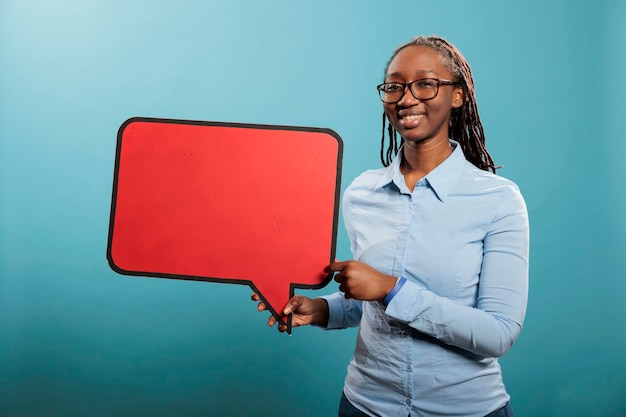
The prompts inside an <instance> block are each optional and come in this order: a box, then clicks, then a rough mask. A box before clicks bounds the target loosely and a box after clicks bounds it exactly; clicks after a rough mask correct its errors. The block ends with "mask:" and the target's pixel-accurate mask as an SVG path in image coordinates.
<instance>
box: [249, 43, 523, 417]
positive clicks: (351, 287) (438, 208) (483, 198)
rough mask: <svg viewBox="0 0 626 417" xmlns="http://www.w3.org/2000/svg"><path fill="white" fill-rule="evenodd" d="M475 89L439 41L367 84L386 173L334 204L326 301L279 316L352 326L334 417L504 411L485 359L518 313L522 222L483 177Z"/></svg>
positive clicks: (488, 163)
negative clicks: (336, 221)
mask: <svg viewBox="0 0 626 417" xmlns="http://www.w3.org/2000/svg"><path fill="white" fill-rule="evenodd" d="M473 90H474V88H473V79H472V75H471V71H470V69H469V65H468V64H467V63H466V61H465V59H464V58H463V56H462V55H461V54H460V53H459V52H458V50H457V49H456V48H455V47H454V46H452V45H451V44H449V43H448V42H447V41H445V40H444V39H442V38H439V37H429V38H425V37H418V38H415V39H413V40H412V41H411V42H409V43H407V44H405V45H403V46H402V47H400V48H398V49H397V50H396V51H395V53H394V54H393V56H392V57H391V60H390V61H389V63H388V65H387V68H386V70H385V81H384V83H382V84H380V85H379V86H378V91H379V94H380V98H381V100H382V102H383V109H384V117H385V118H386V120H387V121H388V122H389V126H390V127H389V135H390V137H391V141H390V142H391V143H390V147H389V149H388V150H387V154H386V158H383V161H382V162H383V165H385V168H383V169H377V170H370V171H366V172H365V173H363V174H361V175H360V176H359V177H358V178H356V179H355V180H354V181H353V182H352V184H351V185H350V186H349V187H348V189H347V190H346V191H345V195H344V198H343V214H344V221H345V226H346V230H347V232H348V236H349V238H350V247H351V250H352V254H353V257H354V259H353V260H349V261H343V262H340V261H337V262H334V263H332V264H331V265H329V266H328V271H330V272H337V274H336V275H335V281H337V282H338V283H339V292H338V293H335V294H332V295H330V296H325V297H321V298H316V299H309V298H307V297H304V296H300V295H296V296H295V297H293V298H292V299H291V300H290V302H289V303H288V305H287V307H286V308H285V310H284V313H285V314H290V313H293V321H292V323H293V326H294V327H296V326H302V325H307V324H315V325H317V326H320V327H323V328H325V329H339V328H346V327H352V326H358V327H359V336H358V339H357V345H356V349H355V351H354V356H353V359H352V361H351V362H350V365H349V366H348V375H347V377H346V379H345V384H344V389H343V393H342V396H341V400H340V405H339V416H340V417H355V416H356V417H358V416H390V415H398V416H406V415H409V416H410V415H420V416H451V417H452V416H454V417H463V416H465V417H476V416H490V417H495V416H513V410H512V408H511V405H510V404H509V399H510V397H509V394H508V393H507V391H506V389H505V386H504V382H503V380H502V375H501V372H500V366H499V364H498V359H497V358H498V357H500V356H502V355H504V354H505V353H506V352H507V351H508V350H509V349H510V348H511V346H512V345H513V343H514V342H515V341H516V339H517V337H518V336H519V334H520V332H521V329H522V324H523V322H524V317H525V313H526V303H527V293H528V252H529V226H528V215H527V212H526V205H525V202H524V199H523V197H522V195H521V194H520V192H519V189H518V187H517V186H516V185H515V184H514V183H513V182H511V181H509V180H507V179H504V178H502V177H499V176H497V175H495V170H496V167H495V166H494V164H493V160H492V158H491V156H490V155H489V153H488V152H487V149H486V148H485V138H484V134H483V131H482V124H481V122H480V119H479V118H478V112H477V110H476V103H475V98H474V91H473ZM384 123H385V122H384ZM384 123H383V134H384V130H385V128H384V126H385V124H384ZM398 134H399V135H400V137H401V142H400V145H401V146H399V147H398V146H397V145H398V143H397V140H396V135H398ZM383 145H384V141H383ZM381 152H382V151H381ZM489 170H492V171H494V172H489ZM459 213H463V215H462V216H459ZM253 299H256V300H258V299H259V297H258V296H256V295H253ZM265 309H266V306H265V305H264V304H263V303H260V304H259V310H261V311H262V310H265ZM275 323H276V320H275V319H273V318H270V319H269V324H270V325H274V324H275ZM279 330H280V331H284V330H285V326H279Z"/></svg>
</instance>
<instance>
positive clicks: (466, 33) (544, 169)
mask: <svg viewBox="0 0 626 417" xmlns="http://www.w3.org/2000/svg"><path fill="white" fill-rule="evenodd" d="M418 34H426V35H429V34H439V35H442V36H444V37H446V38H448V39H449V40H450V41H452V42H453V43H454V44H456V45H457V46H458V47H459V48H460V49H461V51H462V52H463V53H464V55H465V56H466V58H467V59H468V61H469V62H470V64H471V66H472V68H473V71H474V74H475V79H476V84H477V94H478V102H479V108H480V111H481V116H482V119H483V123H484V125H485V130H486V134H487V143H488V146H489V150H490V152H491V154H492V155H493V156H494V158H495V160H496V162H497V163H499V164H503V165H504V168H503V169H502V170H501V171H500V174H501V175H503V176H505V177H508V178H510V179H512V180H514V181H516V182H517V183H518V184H519V186H520V188H521V189H522V192H523V193H524V195H525V197H526V200H527V204H528V208H529V213H530V219H531V227H532V229H531V230H532V232H531V233H532V237H531V244H532V248H531V276H530V279H531V285H530V302H529V306H528V315H527V320H526V324H525V328H524V331H523V332H522V335H521V337H520V339H519V341H518V343H517V344H516V345H515V346H514V347H513V349H512V350H511V351H510V352H509V353H508V354H507V355H506V356H505V357H504V358H502V360H501V363H502V366H503V372H504V377H505V382H506V384H507V387H508V390H509V391H510V393H511V395H512V397H513V404H514V407H515V409H516V412H517V414H518V415H519V416H568V417H572V416H607V417H608V416H611V417H613V416H626V395H625V393H626V389H625V387H626V307H625V305H626V304H624V302H623V298H624V293H625V290H626V270H625V267H624V256H625V255H626V238H625V236H626V220H625V217H624V214H625V213H626V189H625V186H624V183H623V179H624V170H623V155H624V153H625V151H626V146H625V145H624V140H623V137H622V129H621V127H622V120H623V118H624V106H623V101H622V100H623V97H624V95H625V93H626V88H625V83H624V74H625V73H626V61H625V58H624V57H625V56H626V2H624V1H617V0H616V1H564V0H558V1H551V2H548V1H537V0H529V1H524V2H500V1H481V2H469V1H449V0H448V1H439V2H432V1H431V2H426V1H394V2H385V1H369V2H366V1H356V0H348V1H336V0H314V1H313V0H310V1H309V0H306V1H304V0H303V1H287V0H278V1H272V2H269V1H268V2H264V1H243V0H228V1H219V2H218V1H212V2H201V1H191V0H177V1H154V0H153V1H121V0H107V1H69V0H56V1H47V0H46V1H44V0H32V1H18V0H0V415H2V416H11V417H12V416H43V415H46V416H87V415H89V416H122V415H123V416H144V415H150V416H252V415H256V416H288V415H289V416H300V417H305V416H311V417H313V416H330V415H334V413H335V410H336V404H337V401H338V398H339V395H340V391H341V386H342V382H343V377H344V372H345V367H346V365H347V362H348V360H349V358H350V356H351V353H352V349H353V344H354V337H355V331H354V329H350V330H346V331H341V332H326V333H324V332H322V331H320V330H319V329H314V328H300V329H296V331H295V332H294V335H293V336H292V337H288V336H286V335H283V334H279V333H278V332H277V331H275V330H274V329H268V328H267V327H266V324H265V321H266V319H267V315H266V314H258V313H257V312H256V307H255V305H254V303H252V302H250V301H249V294H250V291H249V289H248V288H247V287H244V286H234V285H223V284H216V283H202V282H184V281H176V280H167V279H154V278H137V277H127V276H120V275H117V274H115V273H114V272H113V271H111V270H110V269H109V266H108V264H107V262H106V259H105V252H106V243H107V232H108V221H109V210H110V198H111V186H112V176H113V167H114V156H115V141H116V133H117V129H118V127H119V126H120V124H121V123H122V122H123V121H124V120H126V119H127V118H129V117H132V116H149V117H165V118H181V119H195V120H212V121H223V122H241V123H261V124H279V125H294V126H314V127H326V128H331V129H333V130H335V131H336V132H338V133H339V134H340V135H341V136H342V138H343V140H344V142H345V154H344V168H343V187H344V188H345V186H347V184H348V183H349V182H350V181H351V180H352V179H353V178H354V177H355V176H356V175H357V174H358V173H360V172H361V171H363V170H365V169H368V168H372V167H377V166H379V165H380V164H379V161H378V147H379V140H380V123H381V121H380V120H381V115H382V107H381V104H380V102H379V100H378V97H377V95H376V91H375V88H374V86H375V85H376V84H378V83H379V82H380V81H381V79H382V71H383V68H384V65H385V63H386V61H387V59H388V58H389V56H390V54H391V52H392V50H393V49H394V48H395V47H396V46H397V45H399V44H400V43H403V42H404V41H407V40H408V39H410V38H411V37H412V36H413V35H418ZM224 157H225V158H227V157H228V155H224ZM251 186H253V184H252V185H251ZM233 238H237V237H233ZM338 257H339V258H341V259H346V258H349V257H350V253H349V247H348V243H347V239H346V236H345V232H344V231H343V229H342V225H340V233H339V237H338ZM293 261H294V262H297V259H294V260H293ZM286 267H287V268H288V266H286ZM335 289H336V284H334V283H333V284H331V285H330V286H329V287H327V288H325V289H324V290H322V291H317V292H312V291H303V293H305V294H307V295H311V296H314V295H316V294H321V293H328V292H331V291H334V290H335Z"/></svg>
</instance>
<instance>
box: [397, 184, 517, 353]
mask: <svg viewBox="0 0 626 417" xmlns="http://www.w3.org/2000/svg"><path fill="white" fill-rule="evenodd" d="M483 248H484V249H483V251H484V255H483V261H482V266H481V270H480V277H479V284H478V296H477V302H476V305H475V306H467V305H463V304H459V303H457V302H455V301H454V300H451V299H449V298H446V297H441V296H438V295H437V294H435V293H434V292H432V291H429V290H427V289H426V288H424V287H423V286H422V285H420V284H418V283H415V282H407V283H406V284H405V285H404V286H403V287H402V289H401V290H400V291H399V292H398V294H396V296H395V297H394V298H393V300H392V301H391V302H390V303H389V305H388V306H387V310H386V313H387V314H388V315H390V316H391V317H394V318H396V319H398V320H400V321H402V322H404V323H407V324H409V325H410V326H411V327H413V328H415V329H417V330H419V331H421V332H423V333H426V334H428V335H430V336H433V337H435V338H437V339H439V340H441V341H443V342H445V343H447V344H450V345H454V346H458V347H460V348H463V349H466V350H468V351H470V352H473V353H476V354H479V355H483V356H494V357H499V356H501V355H503V354H504V353H506V352H507V350H508V349H509V348H510V347H511V346H512V345H513V343H514V341H515V340H516V339H517V337H518V336H519V334H520V331H521V328H522V324H523V322H524V316H525V313H526V303H527V297H528V255H529V228H528V215H527V211H526V206H525V204H524V201H523V199H522V197H521V195H520V194H519V193H515V194H512V195H511V196H508V197H507V198H506V199H505V200H504V201H502V202H501V204H500V206H499V207H498V210H497V211H496V214H495V216H494V220H493V221H492V222H491V224H490V225H489V227H488V231H487V233H486V235H485V238H484V242H483Z"/></svg>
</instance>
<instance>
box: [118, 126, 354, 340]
mask: <svg viewBox="0 0 626 417" xmlns="http://www.w3.org/2000/svg"><path fill="white" fill-rule="evenodd" d="M342 152H343V143H342V140H341V138H340V137H339V135H337V134H336V133H335V132H333V131H332V130H330V129H319V128H302V127H286V126H269V125H252V124H236V123H218V122H199V121H185V120H170V119H152V118H131V119H129V120H127V121H126V122H124V123H123V124H122V126H121V127H120V129H119V132H118V138H117V154H116V160H115V174H114V181H113V196H112V203H111V220H110V225H109V242H108V248H107V259H108V261H109V265H110V266H111V268H112V269H113V270H114V271H116V272H118V273H120V274H124V275H140V276H148V277H163V278H177V279H190V280H199V281H210V282H223V283H230V284H244V285H249V286H250V287H251V288H252V289H253V290H254V291H255V292H257V293H258V294H259V295H260V296H261V298H262V299H263V301H264V302H265V304H266V305H267V306H268V308H269V310H270V311H271V312H272V314H273V315H274V316H276V318H277V319H278V320H279V321H280V322H281V323H283V324H286V325H287V326H288V328H289V330H291V320H290V317H289V318H287V317H284V316H283V315H282V314H281V313H279V312H282V309H283V307H284V306H285V305H286V303H287V301H289V299H290V298H291V297H292V296H293V294H294V289H295V288H307V289H313V288H321V287H323V286H324V285H326V284H327V283H328V282H329V281H330V280H331V277H332V275H331V274H327V273H325V272H324V267H325V266H326V265H328V264H329V263H330V262H331V261H332V260H333V259H334V257H335V245H336V235H337V218H338V216H337V215H338V208H339V193H340V178H341V158H342Z"/></svg>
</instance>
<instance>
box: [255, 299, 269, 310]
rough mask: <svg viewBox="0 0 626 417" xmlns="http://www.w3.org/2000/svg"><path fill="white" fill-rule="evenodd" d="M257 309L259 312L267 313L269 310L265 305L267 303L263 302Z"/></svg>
mask: <svg viewBox="0 0 626 417" xmlns="http://www.w3.org/2000/svg"><path fill="white" fill-rule="evenodd" d="M256 309H257V310H259V311H265V310H267V306H266V305H265V303H264V302H263V301H261V302H260V303H259V305H257V306H256Z"/></svg>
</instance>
